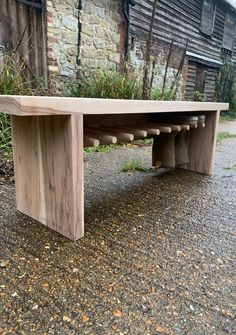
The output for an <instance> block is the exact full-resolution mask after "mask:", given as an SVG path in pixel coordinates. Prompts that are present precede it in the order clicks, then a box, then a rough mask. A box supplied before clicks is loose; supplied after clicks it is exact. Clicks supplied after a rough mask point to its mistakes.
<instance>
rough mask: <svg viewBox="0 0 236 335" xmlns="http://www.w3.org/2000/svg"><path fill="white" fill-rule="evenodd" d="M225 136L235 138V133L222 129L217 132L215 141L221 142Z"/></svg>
mask: <svg viewBox="0 0 236 335" xmlns="http://www.w3.org/2000/svg"><path fill="white" fill-rule="evenodd" d="M227 138H236V134H230V133H229V132H228V131H223V132H220V133H218V134H217V143H221V142H222V141H223V140H226V139H227Z"/></svg>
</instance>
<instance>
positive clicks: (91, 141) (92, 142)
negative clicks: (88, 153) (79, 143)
mask: <svg viewBox="0 0 236 335" xmlns="http://www.w3.org/2000/svg"><path fill="white" fill-rule="evenodd" d="M99 144H100V142H99V140H98V139H96V138H93V137H89V136H86V135H84V146H85V147H98V146H99Z"/></svg>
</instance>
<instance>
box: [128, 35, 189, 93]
mask: <svg viewBox="0 0 236 335" xmlns="http://www.w3.org/2000/svg"><path fill="white" fill-rule="evenodd" d="M145 48H146V41H145V40H143V39H142V38H137V37H135V38H134V37H133V39H132V43H131V50H130V62H129V68H130V71H131V72H133V74H134V75H135V76H136V77H139V78H140V79H141V80H142V74H143V68H144V52H145ZM169 49H170V44H167V43H164V42H161V41H156V42H154V43H153V46H152V57H151V59H152V63H153V61H155V65H154V68H153V87H155V88H159V89H162V87H163V81H164V76H165V71H166V64H167V58H168V53H169ZM183 52H184V49H183V48H179V47H176V46H175V45H174V46H173V49H172V52H171V57H170V60H169V66H168V69H167V74H166V82H165V90H169V89H170V88H171V86H172V84H173V82H174V81H175V78H176V75H177V73H178V69H179V67H180V64H181V60H182V56H183ZM186 71H187V61H185V63H184V66H183V70H182V73H181V75H180V76H179V80H178V85H177V86H178V87H177V98H179V99H182V97H183V96H184V93H185V91H184V88H185V85H183V83H184V82H185V80H186V75H187V73H186ZM150 72H152V69H151V71H150Z"/></svg>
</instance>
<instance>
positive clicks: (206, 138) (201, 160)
mask: <svg viewBox="0 0 236 335" xmlns="http://www.w3.org/2000/svg"><path fill="white" fill-rule="evenodd" d="M201 114H204V113H201ZM205 115H206V121H205V127H204V128H203V127H198V128H196V129H191V130H190V131H189V132H188V138H187V147H188V152H189V161H190V163H189V164H186V165H183V166H181V167H182V168H184V169H187V170H190V171H193V172H199V173H203V174H207V175H211V174H212V172H213V166H214V156H215V146H216V138H217V127H218V122H219V116H220V112H219V111H216V112H207V113H205Z"/></svg>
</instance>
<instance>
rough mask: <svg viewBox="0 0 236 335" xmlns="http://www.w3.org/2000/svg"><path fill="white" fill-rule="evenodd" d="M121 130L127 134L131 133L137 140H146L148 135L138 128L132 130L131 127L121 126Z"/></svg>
mask: <svg viewBox="0 0 236 335" xmlns="http://www.w3.org/2000/svg"><path fill="white" fill-rule="evenodd" d="M119 128H120V129H122V130H123V131H126V132H130V133H132V134H133V135H134V139H135V140H141V139H143V138H146V137H147V135H148V133H147V131H146V130H142V129H139V127H138V129H137V128H132V127H131V126H130V125H129V126H128V125H127V126H119Z"/></svg>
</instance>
